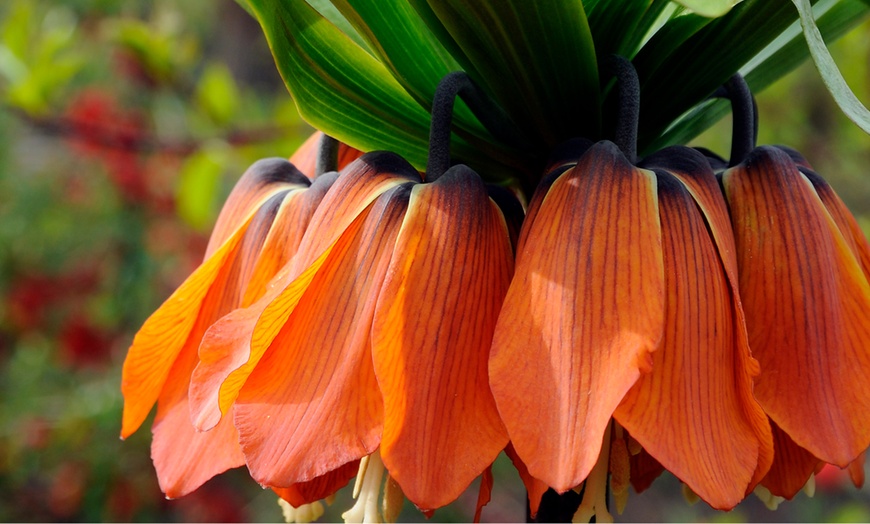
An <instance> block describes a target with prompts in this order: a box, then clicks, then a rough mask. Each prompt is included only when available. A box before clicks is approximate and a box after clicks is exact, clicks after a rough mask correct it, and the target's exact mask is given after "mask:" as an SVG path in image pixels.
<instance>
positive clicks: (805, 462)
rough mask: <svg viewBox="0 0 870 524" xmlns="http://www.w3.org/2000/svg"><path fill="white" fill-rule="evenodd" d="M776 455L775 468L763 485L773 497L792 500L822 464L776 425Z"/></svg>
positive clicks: (774, 436) (774, 433) (768, 474)
mask: <svg viewBox="0 0 870 524" xmlns="http://www.w3.org/2000/svg"><path fill="white" fill-rule="evenodd" d="M773 438H774V446H775V447H776V455H774V458H773V466H772V467H771V468H770V471H769V472H768V473H767V475H766V476H765V477H764V479H762V481H761V485H762V486H764V487H765V488H767V489H768V490H769V491H770V492H771V493H772V494H773V495H775V496H777V497H784V498H786V499H789V500H791V498H792V497H794V496H795V495H796V494H797V492H798V491H800V490H801V489H803V487H804V486H805V485H806V483H807V481H808V480H809V479H810V475H812V474H813V472H814V471H815V470H816V468H817V467H818V466H820V465H821V464H822V461H820V460H819V459H817V458H816V457H814V456H813V454H812V453H810V452H809V451H807V450H805V449H804V448H802V447H800V446H798V445H797V444H795V443H794V441H793V440H792V439H791V438H790V437H789V436H788V434H786V432H785V431H783V430H781V429H779V428H778V427H777V426H776V424H774V426H773Z"/></svg>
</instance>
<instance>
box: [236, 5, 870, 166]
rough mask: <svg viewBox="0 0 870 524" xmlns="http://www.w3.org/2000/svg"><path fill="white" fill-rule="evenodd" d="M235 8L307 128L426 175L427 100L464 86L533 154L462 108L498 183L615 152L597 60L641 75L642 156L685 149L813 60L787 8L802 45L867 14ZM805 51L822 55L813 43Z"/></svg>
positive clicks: (830, 8) (782, 9) (461, 141)
mask: <svg viewBox="0 0 870 524" xmlns="http://www.w3.org/2000/svg"><path fill="white" fill-rule="evenodd" d="M238 1H239V2H240V3H242V4H243V6H244V7H245V8H246V9H247V10H248V12H250V13H251V14H252V15H253V16H255V17H256V18H257V20H258V21H259V22H260V24H261V25H262V27H263V30H264V32H265V34H266V37H267V39H268V42H269V45H270V47H271V49H272V53H273V55H274V56H275V61H276V64H277V66H278V69H279V71H280V72H281V74H282V76H283V78H284V81H285V83H286V84H287V87H288V89H289V90H290V93H291V94H292V96H293V97H294V99H295V101H296V104H297V106H298V107H299V110H300V113H301V114H302V116H303V117H304V118H305V119H306V120H308V122H309V123H311V124H312V125H314V126H315V127H317V128H318V129H321V130H323V131H325V132H326V133H328V134H329V135H331V136H334V137H336V138H338V139H339V140H342V141H344V142H346V143H348V144H350V145H352V146H355V147H357V148H360V149H363V150H374V149H388V150H391V151H395V152H397V153H399V154H401V155H402V156H404V157H405V158H407V159H408V160H409V161H410V162H411V163H412V164H414V165H415V166H416V167H418V168H420V169H422V168H423V167H424V166H425V164H426V154H427V144H426V141H427V137H428V127H429V121H430V110H431V103H432V96H433V93H434V90H435V87H436V86H437V84H438V81H439V80H440V79H441V78H442V77H443V76H445V75H446V74H447V73H449V72H452V71H457V70H464V71H465V72H467V73H468V75H469V77H470V78H471V79H472V80H473V81H474V82H475V83H476V84H477V85H478V86H480V88H481V89H482V90H483V91H484V93H485V94H486V95H487V96H489V97H490V98H491V99H492V101H493V102H495V103H496V104H497V105H498V106H500V107H501V108H502V109H503V110H504V111H505V112H506V114H507V115H508V116H509V117H510V120H511V121H512V123H513V126H515V128H516V129H514V130H513V131H514V134H515V135H516V134H519V135H522V136H524V137H526V139H527V142H528V147H527V148H521V149H517V148H516V147H511V146H508V145H507V144H503V143H500V142H499V141H498V140H497V139H496V138H494V137H493V136H492V135H491V134H490V133H488V132H487V131H486V129H485V128H484V127H483V126H482V125H481V123H480V122H479V121H478V120H477V119H476V118H475V116H474V114H473V112H472V111H471V110H469V108H468V107H466V106H465V105H464V104H462V103H461V102H460V103H458V104H457V108H456V113H455V115H454V119H453V129H454V135H453V140H452V141H453V144H452V146H451V151H452V154H453V156H454V158H455V160H456V161H461V162H463V163H466V164H468V165H470V166H471V167H473V168H475V169H476V170H477V171H479V172H480V173H481V175H482V176H483V177H484V178H486V179H488V180H490V181H501V182H508V181H510V180H514V181H520V180H523V179H525V180H529V179H530V178H533V177H535V176H538V173H537V172H536V171H537V170H538V169H539V168H540V162H541V161H542V159H543V158H544V157H545V156H546V154H547V152H548V151H549V150H550V148H552V147H553V146H554V145H556V144H558V143H560V142H562V141H564V140H566V139H569V138H572V137H577V136H583V137H586V138H589V139H593V140H596V139H602V138H610V134H611V133H612V131H613V129H612V122H613V121H614V118H613V111H614V110H615V109H614V106H615V104H614V103H613V100H612V99H613V97H614V94H613V92H612V91H613V82H612V81H610V79H607V78H600V76H599V62H600V61H601V60H603V59H605V58H606V57H608V56H610V55H611V54H619V55H621V56H623V57H625V58H628V59H629V60H631V61H632V63H633V65H634V66H635V68H636V69H637V71H638V74H639V77H640V84H641V113H640V122H639V129H638V151H639V152H641V153H643V152H645V151H649V150H651V149H653V148H659V147H662V146H665V145H668V144H673V143H684V142H686V141H688V140H690V139H691V138H693V137H694V136H696V135H697V134H698V133H700V132H701V131H703V130H704V129H706V128H707V127H708V126H709V125H711V124H712V123H713V122H715V121H716V120H718V119H719V118H720V117H721V116H723V115H724V114H725V113H726V112H727V104H726V103H724V102H722V101H711V100H708V97H709V96H710V94H711V93H713V91H714V90H715V89H716V88H717V87H718V86H720V85H721V84H723V83H724V82H725V81H726V80H727V79H728V78H730V77H731V76H732V75H733V74H734V73H736V72H740V73H742V74H743V75H744V76H745V77H746V79H747V81H748V82H749V85H750V87H751V88H753V89H755V90H758V89H761V88H763V87H765V86H766V85H768V84H770V83H771V82H772V81H773V80H775V79H776V78H778V77H780V76H782V75H783V74H785V73H786V72H788V71H789V70H791V69H792V68H794V67H795V66H796V65H798V64H799V63H800V62H801V61H802V60H803V59H804V58H805V57H806V56H807V55H808V49H807V45H806V44H805V43H804V40H803V38H802V36H801V33H800V30H799V25H798V9H796V8H795V7H796V6H803V8H804V17H803V19H804V31H805V32H807V34H809V33H811V32H813V31H816V32H820V34H821V35H822V36H824V37H825V38H827V39H828V40H829V41H830V40H832V39H834V38H836V37H838V36H840V35H842V34H843V33H845V32H846V31H847V30H848V29H850V28H851V27H854V26H855V25H856V24H858V23H859V22H861V21H862V20H863V19H864V18H865V16H866V15H867V14H868V12H870V5H868V4H867V3H866V2H863V1H861V0H819V1H818V2H816V5H815V7H814V12H815V17H814V18H815V20H813V17H809V16H808V11H807V10H806V9H807V8H808V7H809V5H808V2H805V1H799V0H795V3H794V4H793V3H792V1H791V0H744V1H742V2H736V1H735V0H682V1H678V2H671V1H669V0H606V1H605V0H582V1H581V0H548V1H546V2H529V1H527V0H475V1H474V2H468V1H466V0H238ZM808 38H809V37H808ZM810 42H811V48H813V46H815V48H814V49H813V50H814V55H816V54H819V55H821V54H823V53H821V52H820V51H819V50H818V49H817V48H818V39H816V40H810ZM822 47H824V45H823V44H822ZM822 70H823V76H824V77H825V78H826V79H829V78H833V73H832V72H831V71H832V70H833V71H836V68H835V67H834V68H833V69H832V62H830V61H827V62H823V66H822ZM841 91H842V90H841ZM846 91H848V89H846ZM850 94H851V93H850ZM844 96H846V95H844V94H842V93H840V94H837V93H836V92H835V97H837V98H838V100H841V99H842V98H843V97H844ZM853 98H854V96H853ZM855 102H857V100H854V101H850V102H849V103H850V104H851V105H849V107H851V108H853V111H852V112H853V113H856V114H858V117H857V118H858V121H861V118H862V117H865V116H864V115H861V114H860V111H859V110H858V109H855V105H854V103H855ZM858 106H860V103H858ZM861 109H863V107H861ZM864 111H865V113H866V110H864Z"/></svg>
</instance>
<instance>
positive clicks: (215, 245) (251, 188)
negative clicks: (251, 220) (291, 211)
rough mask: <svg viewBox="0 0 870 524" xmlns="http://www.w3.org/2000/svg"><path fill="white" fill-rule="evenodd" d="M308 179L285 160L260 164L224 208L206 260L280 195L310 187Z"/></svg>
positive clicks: (264, 160)
mask: <svg viewBox="0 0 870 524" xmlns="http://www.w3.org/2000/svg"><path fill="white" fill-rule="evenodd" d="M309 183H310V182H309V180H308V178H306V177H305V175H303V174H302V173H301V172H300V171H299V170H298V169H296V168H295V167H294V166H293V164H291V163H289V162H287V161H286V160H284V159H283V158H265V159H263V160H257V161H256V162H254V163H253V164H252V165H251V167H249V168H248V170H247V171H245V174H243V175H242V177H241V178H240V179H239V181H238V182H236V185H235V187H234V188H233V190H232V191H231V192H230V195H229V196H228V197H227V201H226V202H225V203H224V206H223V207H222V208H221V212H220V214H219V215H218V218H217V222H215V226H214V230H213V231H212V234H211V237H210V238H209V240H208V247H207V248H206V250H205V259H206V260H207V259H208V258H209V257H210V256H211V255H212V254H213V253H214V252H215V251H216V250H217V249H219V248H220V246H221V245H222V244H223V243H224V242H225V241H226V240H227V239H228V238H229V237H230V236H231V235H232V234H233V231H235V230H236V229H237V228H238V225H239V224H242V223H244V222H245V220H246V217H247V216H249V215H250V214H251V213H253V212H254V211H256V210H257V209H258V208H259V207H260V206H261V205H262V204H263V202H265V201H266V199H268V198H269V197H270V196H272V195H274V194H275V193H277V192H278V191H283V190H287V189H297V188H300V187H308V185H309Z"/></svg>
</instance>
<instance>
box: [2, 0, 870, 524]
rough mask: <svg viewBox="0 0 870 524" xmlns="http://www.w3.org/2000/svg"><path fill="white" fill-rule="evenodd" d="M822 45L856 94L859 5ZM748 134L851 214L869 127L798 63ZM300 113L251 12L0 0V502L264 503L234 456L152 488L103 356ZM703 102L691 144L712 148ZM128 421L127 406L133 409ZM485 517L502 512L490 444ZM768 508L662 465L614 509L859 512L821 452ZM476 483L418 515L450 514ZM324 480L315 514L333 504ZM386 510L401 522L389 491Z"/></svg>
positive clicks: (121, 345)
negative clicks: (837, 38) (852, 26)
mask: <svg viewBox="0 0 870 524" xmlns="http://www.w3.org/2000/svg"><path fill="white" fill-rule="evenodd" d="M832 51H833V52H834V55H835V57H836V58H837V60H838V62H839V64H840V66H841V67H842V68H843V70H844V72H845V74H846V78H847V80H848V81H849V83H850V84H851V86H852V88H853V89H854V90H855V91H856V93H858V96H859V97H860V98H861V99H862V100H865V101H868V100H870V76H868V75H870V68H868V67H867V64H868V63H870V25H868V24H865V25H863V26H862V27H861V28H859V29H858V30H857V31H854V32H853V33H851V34H850V35H848V36H847V37H845V38H844V39H843V40H842V41H841V42H839V43H837V44H836V45H835V46H833V49H832ZM759 105H760V107H761V138H760V142H761V143H784V144H788V145H791V146H793V147H796V148H798V149H800V150H801V151H803V152H804V153H805V154H806V156H807V157H808V158H809V160H810V162H812V163H813V164H814V165H815V167H816V169H817V170H818V171H819V172H820V173H822V174H823V175H824V176H825V177H826V178H827V179H828V180H829V181H830V182H831V183H832V184H833V185H834V186H835V187H836V189H837V190H838V191H839V193H840V195H841V196H842V197H843V198H844V200H845V201H846V202H847V204H848V205H849V206H850V207H851V208H852V210H853V211H854V212H855V214H856V215H857V216H858V217H859V219H860V220H861V221H862V224H863V226H864V227H865V231H867V232H868V233H870V227H868V225H870V180H868V173H867V171H868V169H867V166H868V165H870V147H868V145H870V137H868V136H866V135H864V134H863V133H862V132H861V131H860V130H858V129H857V128H856V127H854V126H853V125H852V124H851V123H850V122H848V121H847V120H846V119H845V117H843V116H842V115H841V114H840V113H839V111H838V110H837V109H836V106H835V105H834V103H833V102H832V101H831V100H830V97H829V96H828V95H827V93H826V91H825V90H824V87H823V86H822V84H821V82H820V81H819V79H818V76H817V74H816V73H815V71H814V70H813V69H812V67H811V66H809V65H807V66H804V67H802V68H801V69H799V70H798V71H796V72H795V73H793V74H792V75H790V76H789V77H787V78H786V79H784V80H783V81H781V82H780V83H778V84H776V85H774V86H773V87H772V88H771V89H770V90H769V91H768V92H766V93H763V94H761V95H760V96H759ZM309 132H310V128H308V127H307V126H306V125H305V124H303V123H302V122H301V121H300V119H299V117H298V115H297V113H296V110H295V108H294V106H293V101H292V100H291V99H290V97H289V95H288V94H287V93H286V91H285V89H284V87H283V84H282V82H281V80H280V78H279V77H278V74H277V72H276V69H275V66H274V64H273V63H272V59H271V56H270V55H269V51H268V49H267V47H266V45H265V40H264V38H263V36H262V34H261V32H260V29H259V27H258V26H257V24H256V23H255V22H254V21H253V19H251V18H250V17H249V16H248V15H247V14H246V13H245V12H244V11H243V10H242V9H241V8H239V7H238V6H237V5H236V4H235V3H234V2H232V1H231V0H219V1H218V0H185V1H180V0H157V1H151V0H64V1H61V0H55V1H49V0H4V1H3V2H0V297H2V300H0V399H2V402H0V492H2V493H3V497H0V521H81V520H84V521H245V520H253V521H260V520H262V521H274V520H277V519H280V510H279V508H278V505H277V504H276V499H275V496H274V495H273V494H272V493H271V492H269V491H263V490H261V489H260V488H259V487H258V486H256V485H255V484H254V483H253V482H252V481H251V480H250V478H249V477H248V476H247V474H246V472H245V471H244V470H236V471H232V472H229V473H227V474H225V475H222V476H221V477H219V478H217V479H215V480H213V481H210V482H209V483H207V484H206V485H205V486H203V487H202V488H201V489H200V490H198V491H197V492H196V493H194V494H192V495H190V496H188V497H185V498H183V499H180V500H177V501H167V500H165V499H164V497H163V495H162V494H161V493H160V490H159V488H158V486H157V481H156V478H155V475H154V471H153V468H152V466H151V464H150V458H149V452H148V447H149V445H150V435H149V432H148V430H147V429H146V428H144V427H143V429H141V430H140V431H139V432H138V433H136V434H135V435H134V436H133V437H131V438H130V439H129V440H128V441H126V442H121V441H120V440H119V439H118V432H119V428H120V418H121V405H122V399H121V396H120V392H119V383H120V367H121V363H122V362H123V358H124V355H125V352H126V349H127V346H128V345H129V343H130V341H131V339H132V335H133V333H135V331H136V330H137V329H138V327H139V326H140V325H141V323H142V321H143V320H144V319H145V318H146V317H147V316H148V315H149V314H150V313H151V312H152V311H153V310H154V309H155V308H156V307H157V306H158V305H159V303H160V302H161V301H162V300H164V299H165V298H166V297H167V296H168V295H169V294H170V293H171V291H172V290H173V289H174V288H175V287H176V286H177V285H178V283H179V282H181V280H183V279H184V278H185V277H186V276H187V275H188V274H189V273H190V271H191V270H192V269H193V268H194V267H195V266H196V265H197V264H198V263H199V261H200V260H201V257H202V253H203V252H204V250H205V243H206V241H207V231H208V229H209V226H210V225H211V224H212V223H213V222H214V219H215V216H216V213H217V210H218V209H219V206H220V202H221V201H222V199H223V198H224V196H225V195H226V193H227V192H228V191H229V188H230V187H231V186H232V184H233V183H234V182H235V181H236V179H237V178H238V176H239V175H240V174H241V173H242V172H243V170H244V169H245V167H246V166H247V165H249V164H250V163H252V162H253V161H254V160H255V159H257V158H261V157H266V156H285V157H286V156H289V155H290V154H291V153H292V151H293V150H294V149H295V148H296V146H297V145H298V144H299V143H301V141H302V140H303V139H304V138H305V137H306V136H307V134H308V133H309ZM729 136H730V124H729V122H728V121H727V119H726V121H723V122H722V123H721V124H720V125H719V126H717V127H716V128H714V129H712V130H711V131H709V132H708V133H707V134H705V135H704V136H702V137H701V138H700V139H699V140H698V141H697V142H698V143H699V144H704V145H706V146H708V147H712V148H714V149H716V150H718V151H719V152H723V153H727V151H728V137H729ZM146 426H147V424H146ZM494 470H495V476H496V484H495V488H494V491H493V501H492V502H491V504H490V505H489V506H488V507H487V508H486V509H485V510H484V513H483V518H484V519H485V520H490V521H493V520H494V521H506V520H522V519H523V517H524V511H525V502H524V499H523V495H524V492H523V490H522V486H521V485H520V483H519V481H518V476H517V474H516V472H515V471H514V470H513V468H512V466H511V465H510V463H509V461H507V460H506V459H505V458H504V457H501V458H500V459H499V461H497V462H496V464H495V465H494ZM825 475H827V477H826V476H820V478H819V480H818V481H817V489H816V491H817V493H818V494H817V495H816V497H815V498H808V497H806V496H804V495H798V497H796V499H797V500H795V501H793V502H789V503H784V504H783V505H782V506H781V507H780V509H779V510H778V511H776V512H770V511H769V510H767V509H766V508H764V507H763V506H762V505H761V504H760V502H758V501H757V500H755V499H754V497H750V500H748V501H747V502H746V503H744V504H742V505H740V506H738V508H737V509H735V510H734V511H733V512H731V513H717V512H714V511H712V510H709V508H706V507H705V506H704V505H703V504H697V505H694V506H689V505H687V504H686V503H685V502H684V501H683V498H682V495H681V494H680V493H681V491H680V487H679V483H678V482H677V481H676V480H675V479H673V478H672V477H667V478H663V479H660V480H658V481H657V482H656V483H655V484H654V485H653V488H652V489H650V490H649V491H647V492H645V493H643V494H641V495H639V496H635V495H632V497H631V499H630V501H629V505H628V510H627V513H626V514H625V515H624V516H623V520H644V521H715V522H729V521H735V520H736V521H743V520H765V521H774V520H787V521H800V520H809V521H839V522H849V521H866V520H870V509H868V508H870V497H868V494H867V492H866V489H865V490H860V491H859V490H856V489H854V488H852V487H851V486H850V485H848V482H846V480H845V477H844V476H843V475H842V474H840V473H839V472H838V471H829V472H826V473H825ZM476 484H477V483H476V482H475V483H474V484H473V485H472V487H471V488H469V490H468V491H467V492H466V493H465V494H464V495H463V496H462V497H461V498H460V499H459V500H458V501H457V502H456V503H454V504H453V505H451V507H449V508H445V509H444V510H439V511H438V512H437V513H436V515H435V519H436V520H437V521H461V520H467V519H468V518H469V517H470V515H471V514H472V513H473V507H474V503H475V501H476V498H477V492H476ZM349 498H350V497H349V494H348V493H347V490H344V491H343V492H342V493H341V494H340V495H339V498H338V500H337V501H336V503H335V504H334V505H333V506H332V507H330V508H328V510H327V511H328V512H327V515H326V516H325V517H324V520H336V519H338V518H339V516H340V514H341V512H342V511H343V510H344V509H347V507H349ZM401 518H402V519H403V520H422V519H423V517H422V515H421V514H420V513H418V512H415V511H414V510H413V508H411V507H406V509H405V512H404V513H403V515H402V517H401Z"/></svg>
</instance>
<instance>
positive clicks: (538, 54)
mask: <svg viewBox="0 0 870 524" xmlns="http://www.w3.org/2000/svg"><path fill="white" fill-rule="evenodd" d="M429 5H430V7H431V8H432V11H433V12H434V13H435V14H436V15H437V17H438V19H439V20H440V21H441V23H442V24H443V25H444V27H445V28H446V29H447V31H448V32H449V33H450V35H451V36H452V37H453V39H454V40H455V41H456V43H457V44H458V45H459V47H460V48H461V49H462V51H463V54H464V55H465V56H466V57H467V59H468V60H469V61H470V62H471V64H472V65H473V69H471V70H469V71H468V73H469V75H470V76H471V77H472V79H473V80H474V81H475V82H477V84H478V85H480V86H481V87H482V88H483V89H484V90H485V91H486V92H488V93H490V94H491V95H493V97H494V100H495V101H496V102H497V103H498V104H500V105H501V106H502V107H504V108H505V110H506V111H507V112H508V113H509V114H510V115H511V117H512V118H513V119H514V121H516V122H517V124H518V125H519V126H520V127H521V128H522V129H523V130H525V131H527V134H528V135H532V136H537V137H539V140H540V141H541V142H542V143H544V144H550V145H552V144H555V143H558V142H560V141H562V140H564V139H566V138H571V137H575V136H597V135H598V132H599V125H600V122H599V120H600V115H599V98H600V93H599V85H598V69H597V62H596V59H595V48H594V44H593V42H592V35H591V33H590V29H589V24H588V22H587V20H586V15H585V12H584V11H583V6H582V4H580V3H579V2H578V1H577V0H550V1H547V2H530V1H527V0H479V1H475V2H467V1H466V0H429Z"/></svg>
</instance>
